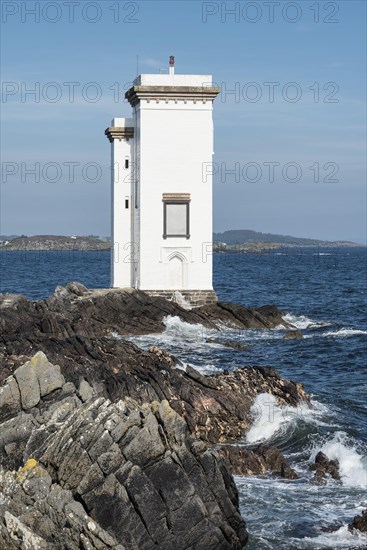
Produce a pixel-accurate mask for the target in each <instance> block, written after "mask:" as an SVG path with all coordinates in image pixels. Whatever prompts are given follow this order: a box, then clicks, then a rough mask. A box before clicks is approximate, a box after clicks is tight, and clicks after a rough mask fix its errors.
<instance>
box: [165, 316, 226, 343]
mask: <svg viewBox="0 0 367 550" xmlns="http://www.w3.org/2000/svg"><path fill="white" fill-rule="evenodd" d="M163 324H164V325H165V327H166V330H165V331H164V334H165V336H168V337H174V338H182V339H189V340H193V339H194V340H197V339H204V338H206V337H207V336H208V334H211V333H216V332H217V331H215V330H214V329H208V328H206V327H204V325H200V324H195V325H193V324H191V323H186V322H185V321H182V319H180V317H178V316H177V315H175V316H173V315H168V316H167V317H164V319H163Z"/></svg>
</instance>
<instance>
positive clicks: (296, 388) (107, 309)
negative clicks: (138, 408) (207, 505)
mask: <svg viewBox="0 0 367 550" xmlns="http://www.w3.org/2000/svg"><path fill="white" fill-rule="evenodd" d="M205 312H207V313H205ZM208 312H209V313H208ZM171 314H172V315H177V314H179V315H180V317H181V318H182V319H183V320H185V321H187V322H201V321H205V323H206V324H207V325H208V324H209V325H210V326H213V325H214V319H216V320H218V319H221V320H222V321H223V318H224V316H225V315H226V316H227V320H228V319H229V317H231V318H232V319H237V321H236V322H240V321H238V319H242V321H243V325H244V324H245V322H246V323H247V324H249V325H256V326H257V327H259V326H265V325H268V326H270V325H272V324H274V323H275V322H278V321H279V319H280V318H281V312H279V310H277V309H276V308H275V307H272V306H267V308H265V309H264V308H260V313H259V312H257V310H246V308H242V307H241V306H238V307H237V306H235V305H233V304H223V303H221V304H218V305H215V306H214V305H213V306H205V307H204V308H196V309H194V310H192V311H187V310H182V309H181V308H179V306H177V305H175V304H173V303H171V302H168V301H167V300H164V299H162V298H152V297H149V296H147V295H146V294H144V293H143V292H140V291H123V290H117V289H115V290H108V289H107V290H98V291H87V292H84V294H83V295H82V296H76V295H75V294H74V293H72V292H69V291H68V290H67V289H64V291H63V292H62V293H61V294H60V293H59V294H58V296H56V295H53V296H52V297H51V298H49V299H48V300H46V301H40V302H30V301H28V300H25V299H22V300H18V301H16V305H15V306H14V304H13V302H12V304H10V305H8V306H7V307H5V308H1V306H0V329H1V330H0V360H1V361H2V369H1V370H0V378H1V377H3V378H2V379H3V380H4V379H5V378H7V377H9V375H10V374H11V373H12V372H14V370H15V369H16V368H17V367H18V366H20V365H21V364H24V361H25V360H27V359H30V358H31V357H32V356H33V355H34V350H35V349H36V350H37V349H40V350H42V352H44V353H45V354H46V355H47V357H48V358H49V360H50V361H51V363H52V364H58V365H60V369H61V372H60V376H62V377H63V378H64V379H65V381H66V382H68V383H72V384H74V386H75V387H76V388H80V390H79V392H80V393H79V395H80V397H81V399H82V400H84V401H88V399H89V397H88V395H89V394H90V392H89V394H88V392H86V391H84V390H85V389H87V386H86V385H85V383H87V384H88V385H89V387H90V388H93V391H94V392H95V393H96V395H99V396H102V397H104V398H106V399H110V400H112V401H114V402H115V401H118V400H119V399H125V398H126V397H127V396H130V397H131V398H133V399H134V400H136V401H137V402H138V403H140V404H143V403H145V402H152V401H154V400H158V401H161V400H163V399H166V400H168V402H169V403H170V405H171V406H172V408H173V409H174V410H175V411H176V412H178V413H179V414H180V415H182V416H183V417H184V418H185V420H186V421H187V423H188V426H189V429H190V430H191V431H192V432H193V433H195V434H196V436H197V437H200V438H202V439H204V440H206V441H208V442H210V443H218V442H225V441H228V440H233V439H237V438H238V437H241V436H243V435H244V433H245V432H246V431H247V429H248V428H249V426H250V424H251V422H252V417H251V414H250V407H251V404H252V402H253V400H254V398H255V397H256V396H257V395H258V394H259V393H262V392H269V393H272V394H273V395H275V396H276V397H277V399H278V401H279V403H280V404H289V405H292V406H296V405H297V404H298V403H299V402H300V401H302V400H305V401H308V396H307V394H306V393H305V391H304V390H303V388H302V386H301V385H300V384H296V383H294V382H290V381H284V380H282V379H281V378H280V377H279V374H278V373H277V372H276V370H275V369H271V368H266V367H259V368H256V367H247V368H243V369H238V370H237V371H235V372H231V373H230V372H228V373H222V374H218V375H213V376H206V377H204V376H202V375H200V373H198V372H196V371H194V370H193V369H190V368H188V369H187V371H186V373H185V372H184V371H183V370H182V369H175V368H172V366H173V363H174V361H175V358H173V357H172V356H169V355H168V354H166V353H165V352H164V351H163V350H159V349H158V348H154V349H152V348H151V351H150V352H149V351H142V350H141V349H140V348H138V347H137V346H135V345H134V344H133V343H131V342H129V341H127V340H124V338H123V337H121V336H118V335H117V334H115V336H113V335H112V333H113V332H114V333H119V334H122V333H124V332H125V333H126V332H129V331H132V332H135V333H137V332H139V331H140V332H141V333H143V332H149V331H152V330H155V331H157V330H162V328H163V327H164V324H163V322H162V320H163V317H164V316H165V315H171ZM206 315H208V317H207V316H206ZM215 315H216V316H217V317H215ZM228 316H229V317H228ZM235 316H236V317H235ZM266 316H268V317H269V319H270V320H267V317H266ZM45 320H48V328H47V331H46V332H45V324H44V323H45ZM275 320H276V321H275ZM242 321H241V322H242ZM22 368H23V367H22ZM56 374H57V373H56ZM56 378H57V376H56ZM25 380H28V381H29V380H30V378H29V377H28V375H27V377H26V378H25ZM37 380H38V379H37ZM82 381H84V382H82ZM28 385H29V384H28ZM31 389H32V392H33V389H34V393H32V394H31V398H32V399H31V400H30V401H29V402H26V403H25V405H26V406H27V407H34V406H38V405H37V400H39V398H40V396H39V395H38V393H37V384H36V380H35V379H34V381H33V383H32V385H31V387H27V391H28V393H29V391H30V390H31ZM7 391H8V394H7V398H6V407H7V409H8V414H12V412H11V411H12V410H16V408H17V406H18V405H17V404H16V397H14V396H12V394H11V391H10V389H9V390H7ZM55 391H57V390H55ZM9 392H10V393H9ZM50 395H51V396H52V393H51V394H50ZM24 396H26V393H24ZM24 399H25V397H24ZM27 399H30V398H29V397H27ZM25 405H24V403H23V406H25ZM14 407H15V409H14Z"/></svg>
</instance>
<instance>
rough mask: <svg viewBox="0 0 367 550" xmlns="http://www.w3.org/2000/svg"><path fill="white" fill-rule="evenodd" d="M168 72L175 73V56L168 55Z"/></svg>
mask: <svg viewBox="0 0 367 550" xmlns="http://www.w3.org/2000/svg"><path fill="white" fill-rule="evenodd" d="M169 74H172V75H173V74H175V56H174V55H170V56H169Z"/></svg>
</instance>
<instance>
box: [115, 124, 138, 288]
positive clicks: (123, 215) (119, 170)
mask: <svg viewBox="0 0 367 550" xmlns="http://www.w3.org/2000/svg"><path fill="white" fill-rule="evenodd" d="M133 124H134V121H133V119H132V118H127V119H125V118H115V119H113V120H112V123H111V126H112V127H123V128H124V127H127V126H133ZM131 146H132V140H131V139H130V140H128V141H126V140H123V139H122V140H121V141H120V140H119V139H114V140H113V142H112V144H111V147H112V166H113V169H112V212H111V214H112V215H111V220H112V242H113V253H112V255H111V258H112V259H111V261H112V266H111V267H112V269H111V285H112V286H113V287H130V286H131V261H130V254H131V250H132V246H131V242H132V235H131V212H132V190H131V167H132V164H131V163H132V159H131ZM125 159H128V160H129V168H128V169H126V168H125ZM125 199H127V200H128V201H129V208H128V209H126V208H125Z"/></svg>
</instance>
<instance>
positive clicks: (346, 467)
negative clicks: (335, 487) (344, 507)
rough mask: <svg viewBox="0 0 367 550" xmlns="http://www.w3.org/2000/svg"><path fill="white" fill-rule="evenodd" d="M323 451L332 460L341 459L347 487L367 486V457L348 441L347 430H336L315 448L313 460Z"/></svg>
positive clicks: (341, 468) (342, 472) (344, 481)
mask: <svg viewBox="0 0 367 550" xmlns="http://www.w3.org/2000/svg"><path fill="white" fill-rule="evenodd" d="M319 451H321V452H323V453H324V454H325V455H326V456H327V457H328V458H330V459H331V460H338V461H339V472H340V477H341V481H342V484H343V485H345V486H347V487H367V457H363V456H362V455H361V454H359V453H358V451H357V450H356V449H355V448H354V446H353V445H352V444H351V443H350V442H349V441H348V436H347V434H346V433H345V432H340V431H338V432H335V434H334V435H333V437H332V439H330V440H329V441H326V442H325V443H324V444H323V445H322V446H321V447H319V448H316V449H314V450H313V453H312V455H311V461H314V459H315V456H316V454H317V453H318V452H319Z"/></svg>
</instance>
